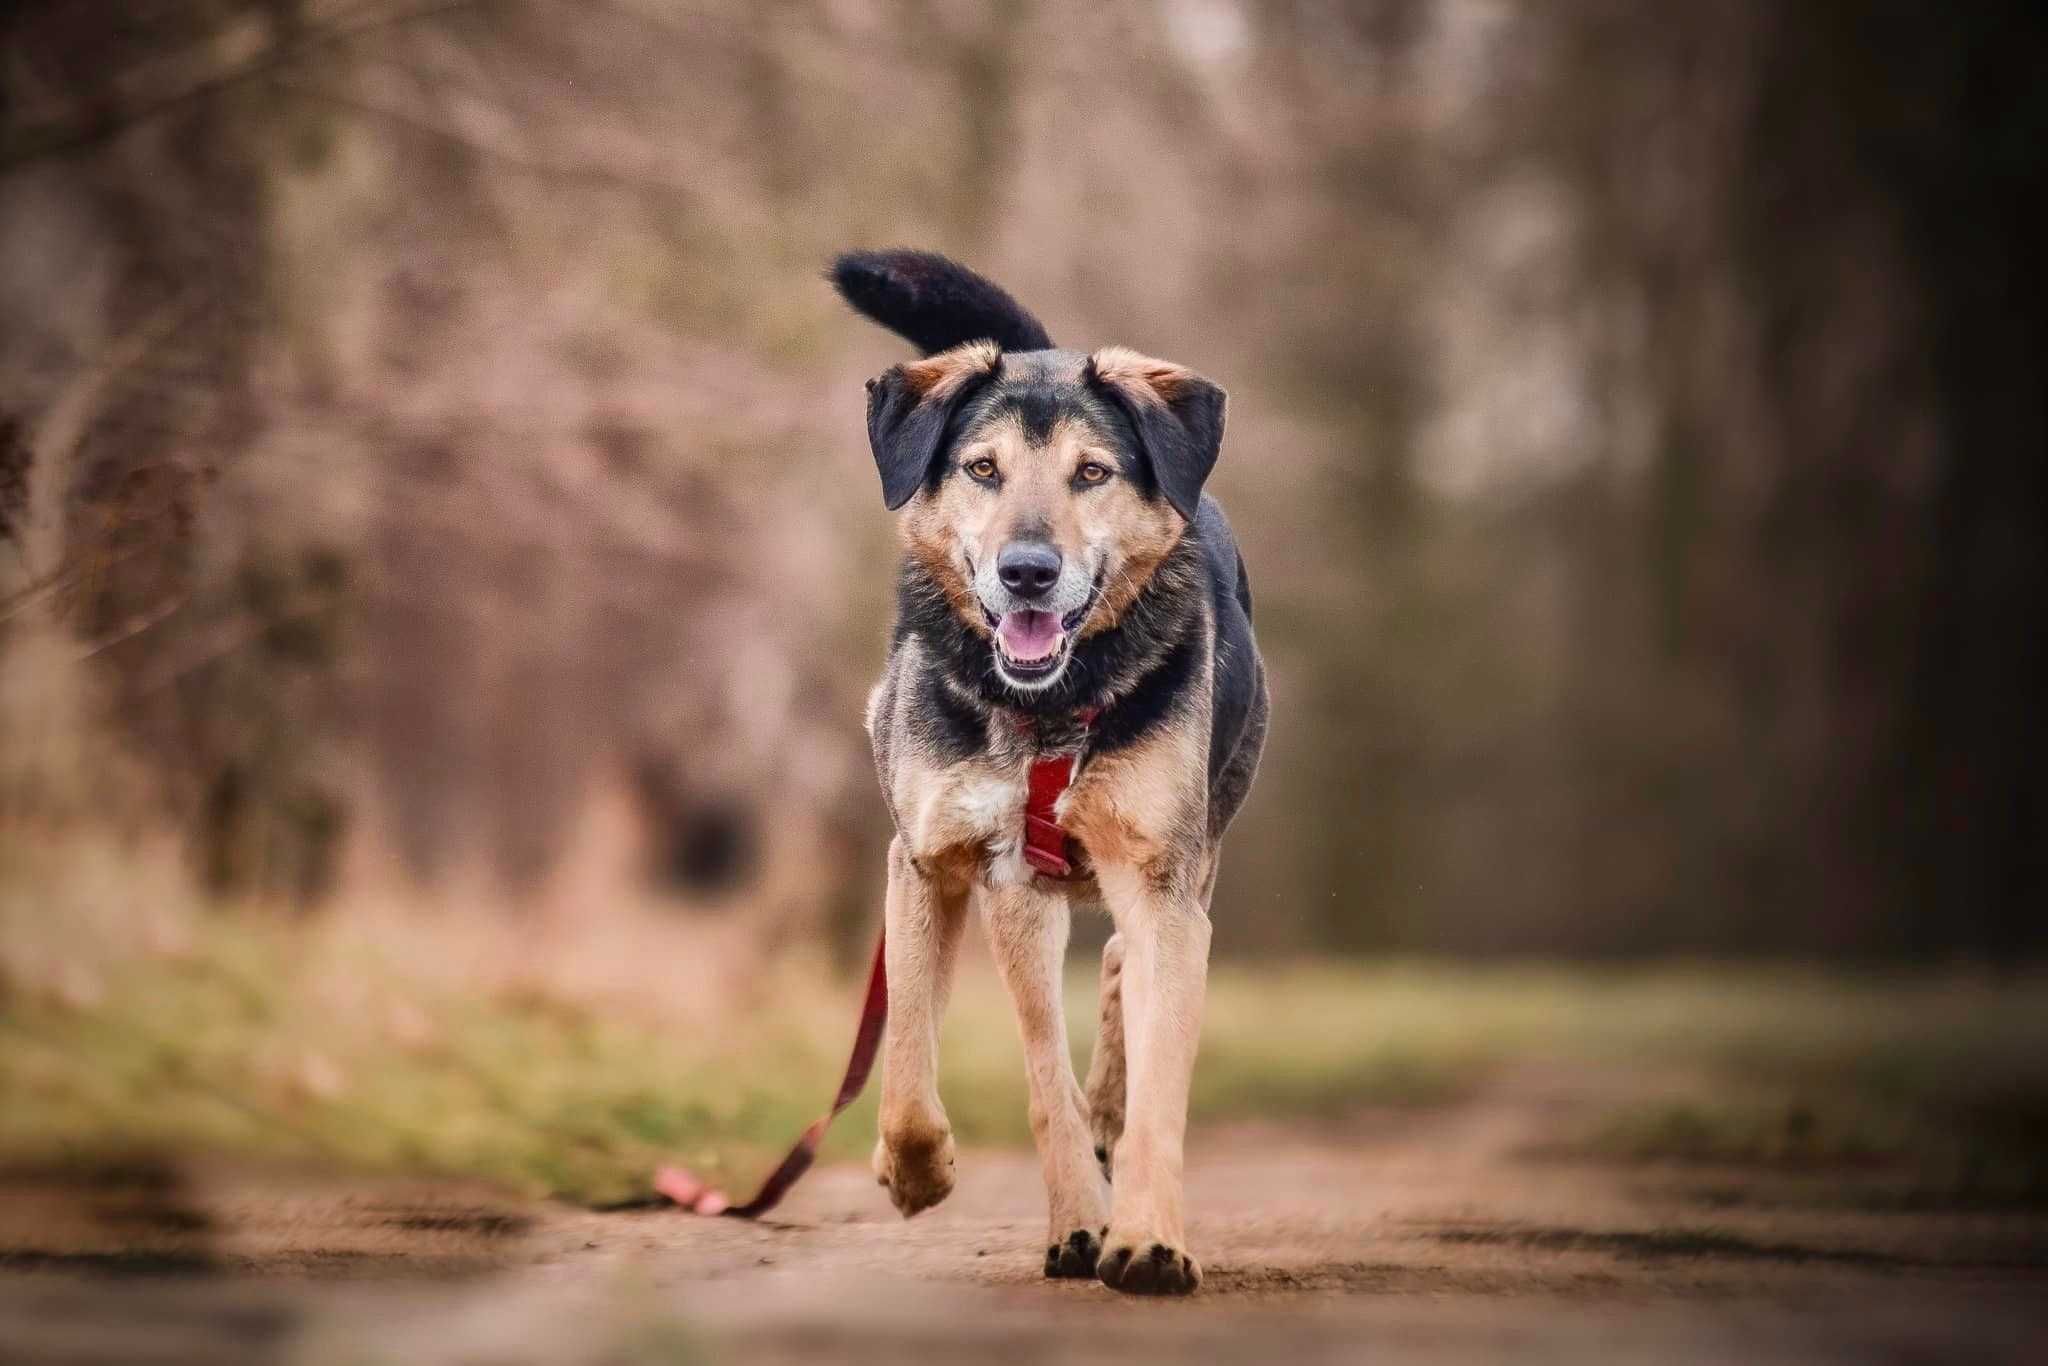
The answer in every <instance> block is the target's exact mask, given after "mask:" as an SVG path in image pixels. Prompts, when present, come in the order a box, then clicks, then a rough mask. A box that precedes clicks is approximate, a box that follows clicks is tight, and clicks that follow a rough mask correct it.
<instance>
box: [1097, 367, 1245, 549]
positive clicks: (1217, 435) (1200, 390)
mask: <svg viewBox="0 0 2048 1366" xmlns="http://www.w3.org/2000/svg"><path fill="white" fill-rule="evenodd" d="M1083 378H1084V379H1085V380H1086V381H1087V382H1088V383H1089V384H1090V385H1092V386H1094V387H1095V388H1096V389H1097V390H1099V391H1100V392H1102V393H1103V394H1105V395H1106V396H1107V397H1108V398H1109V399H1110V400H1111V401H1113V402H1114V403H1116V404H1117V406H1118V407H1120V408H1122V409H1123V411H1124V414H1125V416H1127V417H1129V418H1130V420H1131V427H1132V429H1133V430H1134V431H1136V433H1137V436H1138V445H1139V446H1140V447H1141V448H1142V454H1143V455H1144V457H1145V461H1146V463H1147V464H1149V465H1150V466H1151V467H1152V477H1153V479H1154V480H1155V481H1156V482H1157V483H1158V485H1159V491H1160V492H1161V493H1163V494H1165V495H1166V501H1167V502H1169V503H1171V504H1172V505H1173V510H1174V511H1175V512H1178V513H1179V514H1180V515H1181V516H1182V517H1185V518H1186V519H1187V520H1188V521H1190V522H1192V521H1194V520H1195V508H1196V507H1197V505H1199V504H1200V502H1201V498H1202V484H1203V481H1205V480H1206V479H1208V477H1209V471H1210V470H1212V469H1214V468H1215V467H1216V456H1217V455H1218V454H1219V453H1220V452H1221V451H1222V449H1223V409H1224V405H1225V402H1226V396H1225V395H1224V392H1223V390H1221V389H1220V388H1218V387H1217V386H1215V385H1214V384H1211V383H1210V382H1209V381H1208V380H1206V379H1203V378H1202V377H1201V376H1200V375H1198V374H1196V373H1195V372H1194V371H1192V370H1189V369H1187V368H1186V367H1185V366H1180V365H1175V364H1174V363H1173V362H1171V361H1164V360H1154V359H1153V358H1152V357H1150V356H1142V355H1139V354H1138V353H1137V352H1136V351H1131V350H1128V349H1126V348H1124V347H1121V346H1105V347H1103V348H1102V349H1101V350H1100V351H1097V352H1096V353H1095V354H1094V355H1092V356H1090V357H1088V364H1087V367H1086V369H1085V370H1084V371H1083Z"/></svg>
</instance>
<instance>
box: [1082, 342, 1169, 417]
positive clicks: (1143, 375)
mask: <svg viewBox="0 0 2048 1366" xmlns="http://www.w3.org/2000/svg"><path fill="white" fill-rule="evenodd" d="M1088 363H1089V364H1090V365H1092V366H1094V367H1095V375H1096V378H1098V379H1100V380H1101V381H1102V382H1103V383H1105V384H1112V385H1115V386H1116V387H1117V388H1118V389H1119V390H1121V391H1122V392H1124V393H1125V394H1127V395H1129V396H1130V397H1131V398H1133V399H1135V400H1136V401H1137V402H1139V403H1143V404H1146V405H1148V406H1157V407H1163V406H1165V405H1166V404H1168V403H1171V402H1173V401H1174V400H1175V399H1176V398H1179V397H1180V395H1181V391H1182V389H1183V388H1184V387H1185V386H1186V385H1187V384H1188V382H1189V381H1190V380H1193V379H1194V378H1195V372H1194V371H1192V370H1190V369H1188V368H1187V367H1186V366H1184V365H1175V364H1174V363H1173V362H1172V361H1170V360H1160V359H1158V358H1157V357H1154V356H1147V355H1143V354H1140V353H1139V352H1136V351H1133V350H1131V349H1130V348H1129V347H1128V346H1105V347H1103V348H1102V349H1101V350H1099V351H1097V352H1096V353H1095V354H1094V355H1092V356H1090V357H1089V358H1088Z"/></svg>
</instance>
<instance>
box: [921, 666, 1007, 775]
mask: <svg viewBox="0 0 2048 1366" xmlns="http://www.w3.org/2000/svg"><path fill="white" fill-rule="evenodd" d="M915 686H916V689H917V691H916V694H915V696H914V697H913V698H912V700H911V710H910V728H911V730H912V732H913V733H914V734H915V735H916V736H917V738H918V740H919V742H920V743H921V744H923V745H924V746H925V748H927V749H929V750H930V751H931V752H932V753H933V754H934V755H936V756H937V757H938V758H940V759H942V760H943V761H945V762H946V763H949V764H957V763H959V762H960V761H961V760H963V759H971V758H973V757H974V756H975V755H977V754H979V753H981V752H982V751H983V750H984V749H986V748H988V715H987V713H986V712H984V711H981V710H979V709H977V708H976V707H975V706H974V705H973V704H972V703H970V702H968V701H967V700H966V699H964V698H962V697H961V696H959V694H957V693H955V692H954V691H953V689H952V688H951V687H949V686H947V683H946V680H945V678H944V677H943V676H941V675H940V673H939V672H938V671H937V670H935V669H927V670H925V671H923V672H922V673H921V674H919V676H918V679H917V683H916V685H915Z"/></svg>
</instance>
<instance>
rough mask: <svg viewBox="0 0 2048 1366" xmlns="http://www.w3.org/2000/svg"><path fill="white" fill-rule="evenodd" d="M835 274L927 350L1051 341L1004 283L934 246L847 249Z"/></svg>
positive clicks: (854, 298)
mask: <svg viewBox="0 0 2048 1366" xmlns="http://www.w3.org/2000/svg"><path fill="white" fill-rule="evenodd" d="M830 275H831V279H832V283H833V285H834V286H836V287H837V288H838V290H839V295H840V297H841V298H843V299H845V300H846V302H847V303H849V304H851V305H853V307H854V308H855V309H856V310H858V311H859V312H861V313H864V314H866V315H867V316H868V317H870V318H873V319H874V320H875V321H876V322H878V323H880V324H881V325H882V326H884V327H886V328H888V329H889V330H890V331H891V332H894V333H895V334H896V335H897V336H899V337H901V338H903V339H904V340H905V341H907V342H909V343H910V344H911V345H912V346H915V347H916V348H917V349H918V350H920V351H922V352H924V354H926V355H927V356H931V355H937V354H938V353H939V352H941V351H945V350H949V349H950V348H952V347H955V346H958V345H960V344H961V343H962V342H971V341H982V340H984V339H985V340H988V341H992V342H994V343H995V344H996V345H998V346H1000V347H1002V348H1003V350H1005V351H1047V350H1050V349H1051V348H1052V338H1051V337H1048V336H1047V335H1046V334H1045V326H1044V324H1042V323H1040V322H1039V321H1038V319H1036V318H1034V317H1032V316H1031V314H1030V313H1029V312H1028V311H1027V310H1026V309H1025V307H1024V305H1022V304H1020V303H1018V302H1017V301H1016V300H1015V299H1013V298H1011V297H1010V295H1009V292H1008V291H1007V290H1005V289H1003V288H1002V287H1001V286H999V285H997V284H996V283H995V282H993V281H991V280H988V279H985V278H984V277H982V276H980V275H977V274H975V273H974V272H973V271H971V270H969V269H968V268H967V267H965V266H963V265H961V264H960V263H959V262H957V261H949V260H947V259H946V258H945V257H943V256H940V255H938V254H937V253H936V252H929V251H910V250H907V249H902V248H898V249H896V250H892V251H849V252H847V253H846V254H845V255H843V256H841V257H840V258H839V259H838V260H836V261H834V262H833V263H832V269H831V271H830Z"/></svg>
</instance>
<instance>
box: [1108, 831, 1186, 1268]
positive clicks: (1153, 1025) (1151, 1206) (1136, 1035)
mask: <svg viewBox="0 0 2048 1366" xmlns="http://www.w3.org/2000/svg"><path fill="white" fill-rule="evenodd" d="M1096 876H1097V881H1098V883H1099V884H1100V885H1101V887H1102V891H1103V896H1104V899H1105V900H1106V901H1107V902H1108V903H1109V907H1110V911H1111V913H1112V914H1114V915H1115V917H1116V921H1117V931H1118V934H1119V936H1120V937H1121V938H1122V940H1123V950H1124V961H1123V982H1122V991H1123V1015H1124V1055H1125V1068H1126V1074H1127V1078H1128V1081H1127V1086H1128V1090H1129V1095H1128V1099H1127V1111H1126V1114H1125V1117H1124V1132H1123V1137H1122V1138H1121V1139H1119V1140H1118V1141H1117V1145H1116V1152H1115V1169H1116V1183H1115V1186H1114V1193H1113V1195H1112V1198H1111V1204H1110V1219H1109V1236H1108V1237H1107V1238H1106V1239H1104V1241H1103V1248H1102V1260H1101V1264H1100V1267H1099V1269H1098V1274H1099V1275H1100V1276H1101V1278H1102V1281H1103V1284H1105V1285H1108V1286H1110V1287H1112V1288H1114V1289H1117V1290H1127V1291H1131V1292H1133V1293H1137V1294H1169V1295H1171V1294H1186V1293H1187V1292H1189V1291H1191V1290H1193V1289H1194V1288H1195V1287H1196V1286H1198V1285H1200V1284H1201V1283H1202V1268H1201V1265H1200V1264H1199V1263H1198V1262H1196V1261H1195V1259H1194V1258H1193V1257H1192V1256H1190V1255H1189V1253H1188V1251H1187V1233H1186V1228H1185V1224H1184V1215H1183V1211H1182V1204H1181V1165H1182V1145H1183V1143H1184V1141H1185V1138H1186V1135H1187V1116H1188V1086H1189V1083H1190V1081H1191V1079H1192V1077H1193V1074H1194V1067H1195V1049H1196V1046H1197V1044H1198V1043H1199V1041H1200V1037H1201V1032H1202V998H1203V995H1204V992H1205V990H1206V988H1207V984H1208V972H1209V913H1208V907H1207V905H1206V898H1205V897H1204V896H1203V895H1202V891H1201V889H1202V887H1203V886H1204V885H1205V882H1206V880H1205V879H1203V878H1201V877H1199V876H1197V875H1194V874H1193V873H1192V871H1191V872H1190V873H1189V874H1188V875H1185V876H1182V875H1171V876H1167V877H1161V876H1159V874H1158V873H1157V871H1156V870H1153V869H1145V870H1140V869H1137V868H1131V867H1124V868H1103V869H1099V870H1098V871H1097V875H1096Z"/></svg>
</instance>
